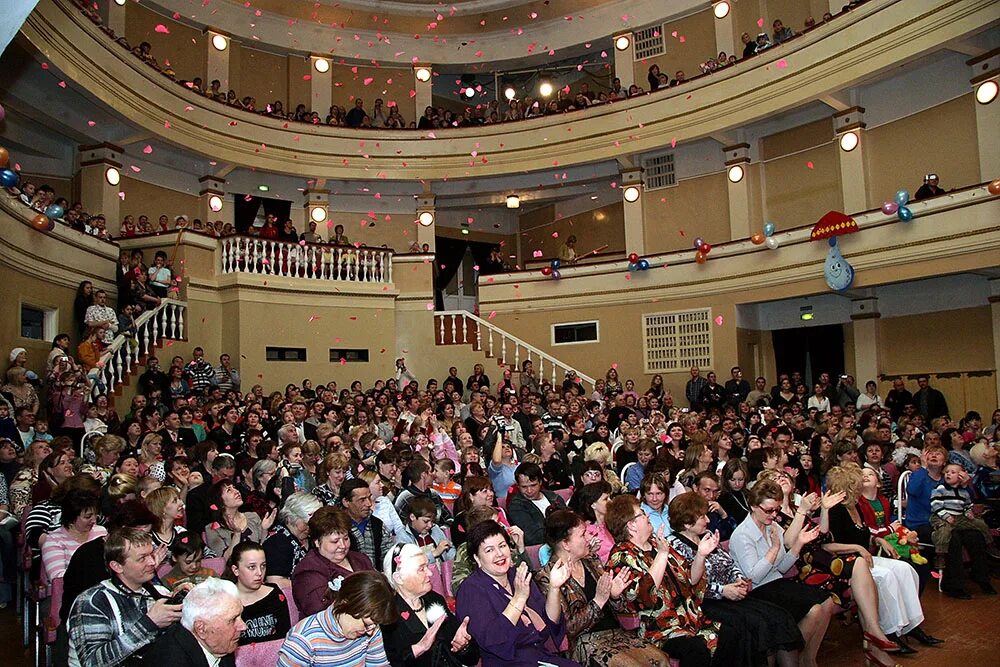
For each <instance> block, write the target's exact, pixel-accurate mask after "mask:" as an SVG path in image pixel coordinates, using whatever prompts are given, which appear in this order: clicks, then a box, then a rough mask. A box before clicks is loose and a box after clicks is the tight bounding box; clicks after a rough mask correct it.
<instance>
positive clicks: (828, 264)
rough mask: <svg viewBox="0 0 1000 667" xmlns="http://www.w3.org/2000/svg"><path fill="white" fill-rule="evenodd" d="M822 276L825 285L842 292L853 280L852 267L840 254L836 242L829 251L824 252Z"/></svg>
mask: <svg viewBox="0 0 1000 667" xmlns="http://www.w3.org/2000/svg"><path fill="white" fill-rule="evenodd" d="M823 277H824V278H826V284H827V286H828V287H829V288H830V289H832V290H834V291H837V292H843V291H844V290H846V289H847V288H849V287H850V286H851V284H852V283H853V282H854V267H853V266H851V265H850V264H849V263H848V262H847V260H846V259H844V256H843V255H841V254H840V247H839V246H838V245H837V244H833V245H832V246H830V252H828V253H827V254H826V261H825V262H823Z"/></svg>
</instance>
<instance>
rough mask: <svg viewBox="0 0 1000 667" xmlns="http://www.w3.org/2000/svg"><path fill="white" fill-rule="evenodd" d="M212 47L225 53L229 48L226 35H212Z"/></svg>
mask: <svg viewBox="0 0 1000 667" xmlns="http://www.w3.org/2000/svg"><path fill="white" fill-rule="evenodd" d="M212 46H214V47H215V50H216V51H225V50H226V48H227V47H228V46H229V39H227V38H226V36H225V35H220V34H218V33H216V34H214V35H212Z"/></svg>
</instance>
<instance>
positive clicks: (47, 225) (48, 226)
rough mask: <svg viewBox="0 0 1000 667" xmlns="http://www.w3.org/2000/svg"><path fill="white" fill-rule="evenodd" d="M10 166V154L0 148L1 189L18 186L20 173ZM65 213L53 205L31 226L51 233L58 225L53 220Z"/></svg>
mask: <svg viewBox="0 0 1000 667" xmlns="http://www.w3.org/2000/svg"><path fill="white" fill-rule="evenodd" d="M2 109H3V107H0V110H2ZM2 119H3V117H2V115H0V120H2ZM9 164H10V153H9V152H8V150H7V149H6V148H4V147H3V146H0V167H2V169H0V187H5V188H12V187H14V186H15V185H17V183H18V181H19V180H20V177H19V176H18V173H17V172H16V171H14V170H13V169H11V168H10V167H9V166H8V165H9ZM64 213H65V211H64V210H63V207H62V206H57V205H56V204H52V205H51V206H49V207H48V208H46V209H45V212H44V213H36V214H35V216H34V217H33V218H32V219H31V226H32V227H34V228H35V229H37V230H38V231H40V232H51V231H52V230H53V229H55V228H56V223H54V222H53V221H52V220H53V219H54V218H61V217H62V216H63V214H64Z"/></svg>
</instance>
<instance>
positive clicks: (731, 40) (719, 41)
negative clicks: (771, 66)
mask: <svg viewBox="0 0 1000 667" xmlns="http://www.w3.org/2000/svg"><path fill="white" fill-rule="evenodd" d="M712 14H713V16H714V17H715V21H714V23H715V53H716V55H718V54H719V52H720V51H725V52H726V55H730V56H731V55H735V56H736V57H737V58H741V57H742V56H743V53H742V52H741V53H736V33H735V32H734V30H735V28H734V27H733V11H732V2H730V0H718V2H713V3H712ZM720 14H722V16H721V17H720V16H719V15H720Z"/></svg>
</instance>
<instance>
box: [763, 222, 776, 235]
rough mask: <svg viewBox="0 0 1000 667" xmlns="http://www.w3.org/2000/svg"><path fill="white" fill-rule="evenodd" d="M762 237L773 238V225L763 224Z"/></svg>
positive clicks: (770, 223) (769, 223)
mask: <svg viewBox="0 0 1000 667" xmlns="http://www.w3.org/2000/svg"><path fill="white" fill-rule="evenodd" d="M764 236H774V223H773V222H765V223H764Z"/></svg>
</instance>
